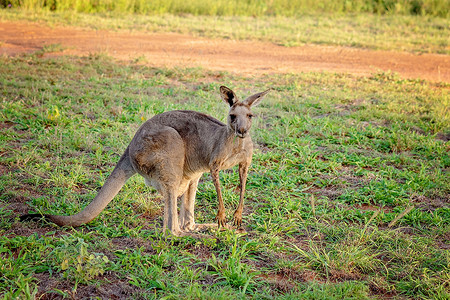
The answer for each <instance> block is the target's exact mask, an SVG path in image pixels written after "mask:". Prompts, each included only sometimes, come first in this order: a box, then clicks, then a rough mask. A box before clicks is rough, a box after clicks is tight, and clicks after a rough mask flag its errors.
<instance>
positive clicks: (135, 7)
mask: <svg viewBox="0 0 450 300" xmlns="http://www.w3.org/2000/svg"><path fill="white" fill-rule="evenodd" d="M0 6H2V7H20V8H24V9H42V10H50V11H65V10H71V11H74V12H88V13H92V12H106V11H115V12H120V13H139V14H161V13H170V14H192V15H212V16H223V15H229V16H235V15H239V16H264V15H277V16H298V15H299V14H305V13H316V14H318V13H349V12H350V13H376V14H403V15H431V16H440V17H448V16H449V7H448V2H447V1H446V0H424V1H404V0H390V1H379V0H338V1H336V0H335V1H331V0H321V1H313V0H292V1H286V0H271V1H267V0H266V1H264V0H247V1H239V0H216V1H214V2H211V1H207V0H164V1H163V0H154V1H135V0H134V1H130V0H118V1H109V0H85V1H75V2H74V1H70V0H51V1H40V0H2V1H0Z"/></svg>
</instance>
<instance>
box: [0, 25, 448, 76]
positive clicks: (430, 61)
mask: <svg viewBox="0 0 450 300" xmlns="http://www.w3.org/2000/svg"><path fill="white" fill-rule="evenodd" d="M51 44H61V46H62V47H63V48H64V49H65V50H63V51H62V52H60V53H58V54H67V55H88V54H90V53H96V52H103V53H107V54H109V55H111V56H113V57H115V58H118V59H122V60H135V59H140V60H141V61H143V62H145V63H146V64H148V65H151V66H154V67H174V66H180V67H202V68H205V69H210V70H227V71H230V72H235V73H240V74H257V73H259V74H261V73H262V74H264V73H266V74H272V73H288V72H307V71H329V72H338V73H340V72H346V73H352V74H359V75H369V74H372V73H374V72H378V71H380V70H381V71H393V72H396V73H398V74H400V76H401V77H403V78H419V79H426V80H430V81H435V82H439V81H444V82H450V56H448V55H439V54H421V55H416V54H411V53H405V52H394V51H371V50H363V49H356V48H350V47H335V46H318V45H305V46H300V47H291V48H288V47H283V46H277V45H274V44H272V43H266V42H255V41H234V40H220V39H207V38H199V37H193V36H189V35H182V34H175V33H152V32H141V33H129V32H125V31H120V32H112V31H106V30H99V31H96V30H90V29H79V28H73V27H55V28H50V27H47V26H44V25H40V24H35V23H27V22H2V23H0V55H1V54H6V55H18V54H21V53H30V52H34V51H38V50H41V49H42V47H43V46H44V45H51ZM53 55H54V54H53Z"/></svg>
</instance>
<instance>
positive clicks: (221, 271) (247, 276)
mask: <svg viewBox="0 0 450 300" xmlns="http://www.w3.org/2000/svg"><path fill="white" fill-rule="evenodd" d="M247 244H248V243H247ZM247 244H245V245H244V246H242V247H240V248H238V240H237V237H235V240H234V244H233V245H232V247H231V253H230V254H229V255H228V257H227V258H226V259H224V260H222V259H220V258H216V256H215V255H214V254H212V258H211V260H210V262H209V265H210V266H211V267H212V268H213V269H214V270H215V273H217V275H218V278H219V279H225V280H226V282H227V283H228V284H229V285H231V286H232V287H233V288H237V289H239V290H240V292H241V293H242V294H243V295H244V294H245V293H246V292H247V290H248V289H249V287H250V289H252V287H251V286H250V284H251V283H252V282H254V280H253V278H254V277H255V276H257V275H258V274H259V272H255V271H252V270H251V268H250V266H248V265H247V264H244V263H242V261H241V260H242V259H243V258H244V256H245V255H246V252H247V251H246V245H247Z"/></svg>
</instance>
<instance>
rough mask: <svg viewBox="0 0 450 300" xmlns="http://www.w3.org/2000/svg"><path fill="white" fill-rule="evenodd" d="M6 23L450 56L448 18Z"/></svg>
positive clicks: (20, 16) (1, 15)
mask: <svg viewBox="0 0 450 300" xmlns="http://www.w3.org/2000/svg"><path fill="white" fill-rule="evenodd" d="M6 20H9V21H15V20H27V21H32V22H40V23H45V24H48V25H50V26H60V25H70V26H81V27H87V28H91V29H110V30H126V31H132V32H136V31H145V32H178V33H184V34H192V35H195V36H203V37H209V38H222V39H234V40H259V41H267V42H272V43H276V44H279V45H283V46H299V45H303V44H321V45H338V46H348V47H357V48H367V49H381V50H395V51H408V52H413V53H441V54H450V44H449V39H448V36H449V35H450V18H439V17H432V16H409V15H376V14H327V13H325V14H305V15H302V16H260V17H249V16H193V15H186V14H185V15H170V14H162V15H161V14H156V15H138V14H134V15H133V14H122V13H101V14H85V13H73V12H72V11H65V12H64V11H63V12H48V11H43V10H35V11H26V10H17V9H3V10H0V21H6ZM230 24H233V25H232V26H230Z"/></svg>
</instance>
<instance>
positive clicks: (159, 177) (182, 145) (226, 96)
mask: <svg viewBox="0 0 450 300" xmlns="http://www.w3.org/2000/svg"><path fill="white" fill-rule="evenodd" d="M268 92H269V90H266V91H264V92H261V93H257V94H254V95H252V96H250V97H248V98H247V99H245V100H244V101H239V100H238V98H237V96H236V94H235V93H234V92H233V91H232V90H231V89H229V88H227V87H225V86H221V87H220V95H221V97H222V99H223V101H224V102H225V103H226V104H228V105H229V106H230V110H229V113H228V118H227V124H223V123H222V122H220V121H218V120H216V119H214V118H212V117H210V116H208V115H205V114H202V113H199V112H195V111H186V110H175V111H169V112H165V113H162V114H159V115H156V116H154V117H153V118H151V119H149V120H148V121H146V122H145V123H144V124H143V125H142V126H141V127H140V128H139V129H138V131H137V132H136V134H135V136H134V137H133V139H132V141H131V142H130V144H129V145H128V147H127V149H126V150H125V152H124V154H123V155H122V157H121V158H120V160H119V162H118V163H117V165H116V167H115V168H114V170H113V172H112V173H111V175H110V176H109V177H108V178H107V180H106V182H105V184H104V185H103V187H102V188H101V189H100V191H99V192H98V194H97V196H96V197H95V198H94V200H93V201H92V202H91V203H90V204H89V205H88V206H87V207H86V208H85V209H84V210H83V211H81V212H79V213H78V214H75V215H72V216H60V215H44V217H45V218H46V219H49V220H50V221H52V222H54V223H56V224H57V225H60V226H74V227H76V226H80V225H81V224H85V223H88V222H90V221H91V220H92V219H94V218H95V217H97V216H98V215H99V214H100V212H101V211H102V210H103V209H104V208H105V207H106V206H107V205H108V203H109V202H110V201H111V200H112V199H113V198H114V197H115V196H116V194H117V193H118V192H119V190H120V189H121V188H122V186H123V185H124V184H125V182H126V181H127V180H128V178H130V177H131V176H133V175H134V174H136V173H139V174H140V175H142V176H143V177H144V179H145V182H146V184H147V185H152V186H153V187H154V188H156V189H157V190H158V192H159V193H160V194H161V195H162V196H163V198H164V225H163V231H164V232H165V231H166V230H167V229H169V230H170V231H171V233H172V234H173V235H176V236H184V235H189V234H191V233H193V232H195V231H198V230H201V229H203V228H205V227H204V226H208V225H206V224H205V225H202V224H195V221H194V202H195V194H196V192H197V185H198V181H199V179H200V177H201V176H202V174H203V173H205V172H208V171H209V172H211V177H212V179H213V182H214V186H215V188H216V192H217V198H218V200H219V209H218V212H217V216H216V220H217V226H219V227H220V226H225V225H226V218H225V207H224V204H223V199H222V193H221V190H220V184H219V171H220V170H224V169H228V168H231V167H233V166H235V165H237V164H239V178H240V200H239V205H238V207H237V208H236V211H235V213H234V222H233V225H235V226H241V223H242V211H243V206H244V193H245V184H246V180H247V173H248V168H249V165H250V163H251V160H252V154H253V143H252V140H251V138H250V136H249V130H250V127H251V125H252V112H251V107H252V106H256V105H257V104H258V103H259V102H260V101H261V99H262V98H263V97H264V96H265V95H266V94H267V93H268ZM178 197H180V199H181V208H180V215H179V218H178V213H177V198H178ZM37 217H41V215H39V214H28V215H23V216H22V217H21V220H29V219H35V218H37Z"/></svg>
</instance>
